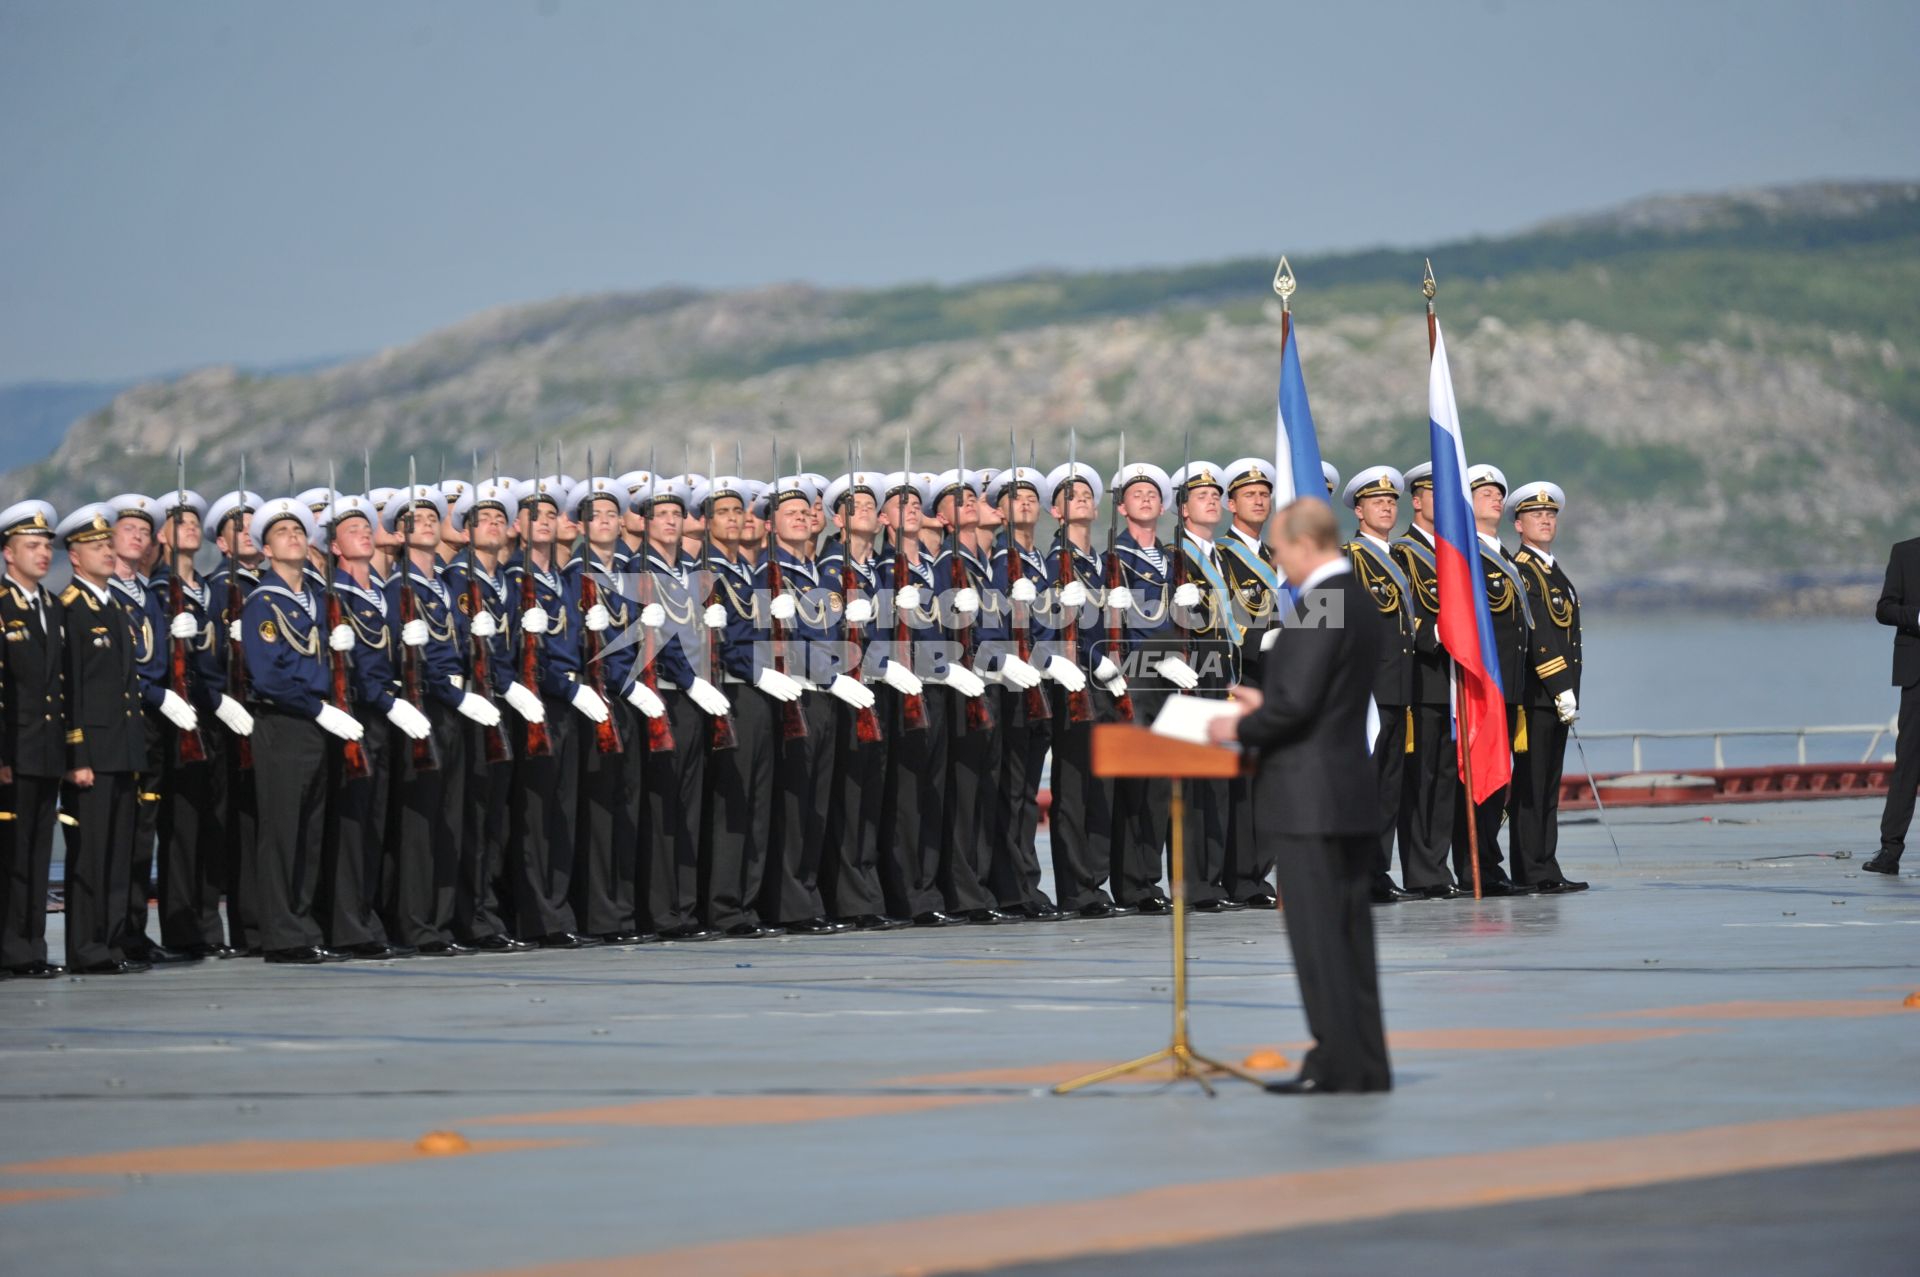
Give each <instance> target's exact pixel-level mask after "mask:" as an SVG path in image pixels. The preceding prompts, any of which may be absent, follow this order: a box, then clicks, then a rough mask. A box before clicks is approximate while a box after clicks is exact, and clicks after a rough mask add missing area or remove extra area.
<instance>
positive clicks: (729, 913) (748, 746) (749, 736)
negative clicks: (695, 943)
mask: <svg viewBox="0 0 1920 1277" xmlns="http://www.w3.org/2000/svg"><path fill="white" fill-rule="evenodd" d="M722 690H724V691H725V692H726V694H727V702H728V703H729V704H731V705H732V706H733V735H734V741H735V744H734V747H733V748H732V749H716V750H712V751H710V752H709V754H708V756H707V795H706V799H707V801H706V818H705V822H704V823H705V833H704V839H705V841H704V844H703V848H704V849H703V852H702V855H701V861H700V867H701V881H700V921H701V922H702V923H704V924H705V925H706V926H708V927H711V928H713V929H714V930H716V931H726V930H728V929H729V928H732V927H738V926H741V925H743V924H744V925H757V924H758V923H759V922H760V921H761V919H760V912H759V909H758V908H757V905H758V902H759V899H760V884H761V883H762V882H763V881H765V879H766V873H767V856H768V853H769V849H770V847H771V842H772V829H773V804H772V803H771V802H770V801H769V797H770V795H771V794H772V793H773V764H774V754H775V748H774V745H775V742H774V733H775V732H776V731H777V730H778V728H777V726H776V723H777V721H778V718H779V715H778V712H777V709H776V707H775V706H774V703H773V701H772V699H771V698H769V697H768V696H767V694H766V693H765V692H761V691H757V690H755V689H754V688H753V687H751V686H749V685H748V684H746V683H728V684H726V685H725V686H724V688H723V689H722Z"/></svg>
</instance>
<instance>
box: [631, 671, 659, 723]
mask: <svg viewBox="0 0 1920 1277" xmlns="http://www.w3.org/2000/svg"><path fill="white" fill-rule="evenodd" d="M627 704H629V705H631V706H633V707H634V708H635V709H637V710H639V711H640V712H641V713H642V714H645V715H646V716H647V717H648V718H658V717H660V716H661V715H662V714H664V713H666V712H667V703H666V702H665V701H663V700H661V699H660V693H658V692H656V691H654V690H653V689H652V688H651V687H648V686H647V685H646V684H645V683H642V682H641V681H640V680H639V679H635V680H634V681H633V686H632V687H629V688H628V689H627Z"/></svg>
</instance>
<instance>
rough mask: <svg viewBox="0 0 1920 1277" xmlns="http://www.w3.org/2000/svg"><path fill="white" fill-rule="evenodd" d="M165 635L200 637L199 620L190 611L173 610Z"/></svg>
mask: <svg viewBox="0 0 1920 1277" xmlns="http://www.w3.org/2000/svg"><path fill="white" fill-rule="evenodd" d="M167 637H168V638H177V639H191V638H198V637H200V622H199V621H198V620H196V619H195V618H194V615H193V613H191V612H175V613H174V614H173V620H172V621H171V622H169V623H168V625H167Z"/></svg>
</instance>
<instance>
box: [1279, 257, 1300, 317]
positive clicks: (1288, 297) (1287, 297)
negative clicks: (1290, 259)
mask: <svg viewBox="0 0 1920 1277" xmlns="http://www.w3.org/2000/svg"><path fill="white" fill-rule="evenodd" d="M1298 287H1299V284H1298V283H1297V282H1296V281H1295V280H1294V278H1293V267H1291V266H1289V265H1287V258H1286V255H1285V254H1284V253H1283V254H1281V256H1280V266H1279V269H1277V270H1275V271H1274V272H1273V291H1274V292H1276V293H1278V294H1280V305H1281V306H1282V307H1285V306H1288V305H1290V304H1291V301H1292V298H1293V290H1294V289H1295V288H1298Z"/></svg>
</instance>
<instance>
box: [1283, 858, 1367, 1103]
mask: <svg viewBox="0 0 1920 1277" xmlns="http://www.w3.org/2000/svg"><path fill="white" fill-rule="evenodd" d="M1274 843H1275V848H1274V850H1275V857H1274V867H1275V872H1276V873H1277V874H1278V875H1279V879H1280V902H1281V906H1280V907H1281V910H1282V913H1283V916H1284V917H1285V918H1286V922H1287V944H1288V946H1289V947H1290V948H1291V949H1292V950H1293V965H1294V970H1295V973H1296V974H1297V975H1298V976H1299V979H1300V1002H1301V1006H1302V1007H1303V1008H1304V1009H1305V1011H1306V1013H1307V1029H1308V1031H1310V1032H1311V1033H1312V1034H1313V1041H1314V1045H1313V1048H1312V1049H1311V1050H1309V1051H1308V1052H1307V1055H1306V1059H1305V1060H1303V1061H1302V1062H1301V1065H1300V1075H1301V1076H1302V1077H1307V1078H1313V1079H1315V1080H1317V1081H1319V1082H1320V1083H1322V1084H1323V1085H1325V1086H1328V1087H1332V1088H1336V1089H1338V1088H1359V1087H1366V1088H1371V1089H1384V1088H1386V1087H1388V1086H1391V1085H1392V1082H1393V1073H1392V1069H1391V1068H1390V1067H1389V1065H1388V1063H1387V1040H1386V1030H1385V1026H1384V1025H1383V1023H1382V1021H1381V1016H1380V973H1379V965H1378V960H1377V957H1376V955H1375V952H1374V943H1373V910H1372V907H1371V894H1372V888H1373V872H1374V862H1375V858H1376V857H1377V856H1378V854H1379V850H1380V840H1379V838H1378V837H1376V836H1374V835H1372V834H1351V835H1331V834H1277V835H1274Z"/></svg>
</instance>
